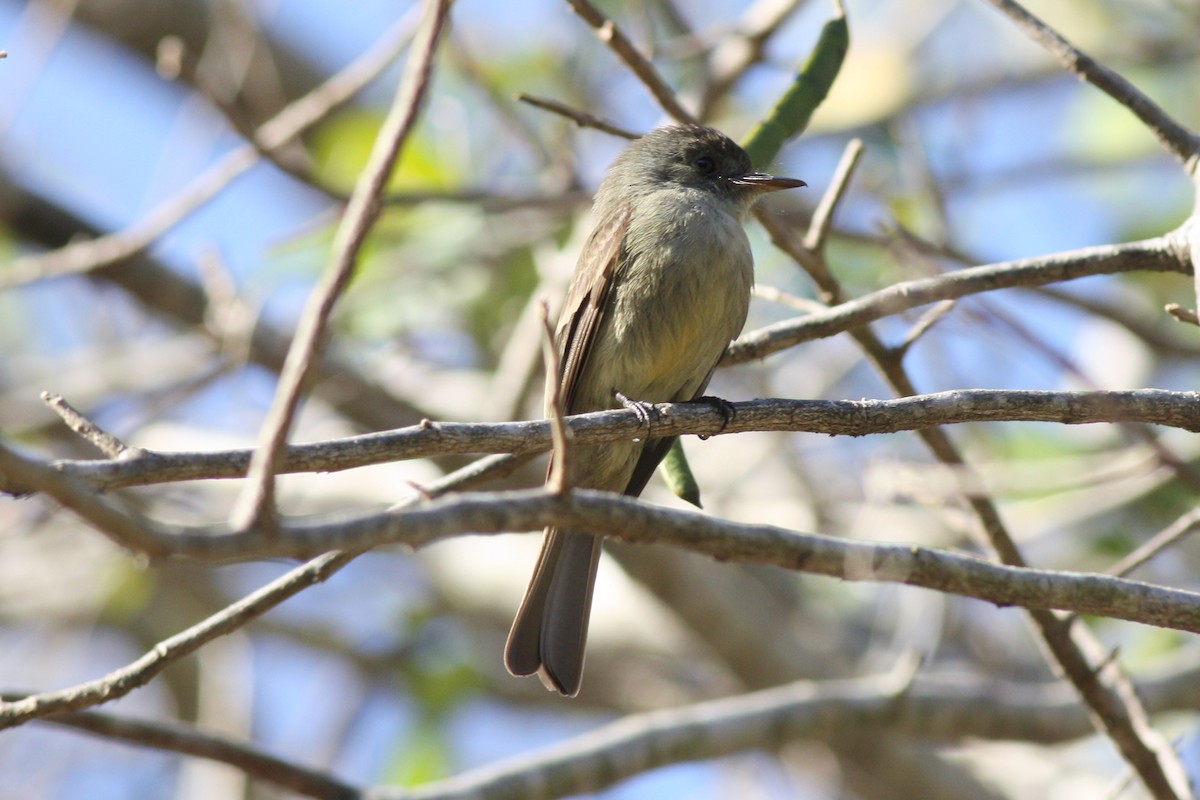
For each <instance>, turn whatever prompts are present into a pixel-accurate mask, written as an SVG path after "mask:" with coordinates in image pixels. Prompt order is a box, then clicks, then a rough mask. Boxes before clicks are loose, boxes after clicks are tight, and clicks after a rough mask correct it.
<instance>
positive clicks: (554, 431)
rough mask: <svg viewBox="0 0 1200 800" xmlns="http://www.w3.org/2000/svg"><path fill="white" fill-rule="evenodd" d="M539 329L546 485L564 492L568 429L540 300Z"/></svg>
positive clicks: (554, 352)
mask: <svg viewBox="0 0 1200 800" xmlns="http://www.w3.org/2000/svg"><path fill="white" fill-rule="evenodd" d="M539 311H540V315H539V321H540V322H541V328H542V358H543V359H544V360H545V362H546V375H547V377H546V392H547V398H546V411H547V412H548V413H549V415H550V434H551V438H552V440H553V442H554V448H553V449H554V454H553V457H552V458H551V459H550V474H549V476H547V479H546V484H547V486H548V487H549V488H550V491H551V492H552V493H554V494H556V495H563V494H566V493H567V492H568V491H570V489H571V484H570V481H569V480H568V477H567V476H568V475H569V474H570V470H569V469H568V466H569V463H570V462H569V459H570V457H571V451H570V447H571V430H570V428H568V427H567V426H566V424H565V423H564V422H563V417H564V414H563V398H562V385H561V382H560V381H559V379H558V376H559V375H561V374H562V365H561V364H560V363H559V356H558V348H556V347H555V346H554V328H553V326H552V325H551V324H550V305H549V303H547V302H546V301H545V300H542V302H541V306H540V308H539Z"/></svg>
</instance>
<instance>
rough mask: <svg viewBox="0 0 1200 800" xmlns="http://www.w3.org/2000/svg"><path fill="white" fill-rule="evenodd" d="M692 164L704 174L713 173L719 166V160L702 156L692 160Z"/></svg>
mask: <svg viewBox="0 0 1200 800" xmlns="http://www.w3.org/2000/svg"><path fill="white" fill-rule="evenodd" d="M692 166H693V167H695V168H696V169H697V170H699V171H700V174H702V175H711V174H712V171H713V170H715V169H716V168H717V162H716V161H713V160H712V159H711V158H710V157H708V156H700V157H699V158H697V159H696V160H695V161H693V162H692Z"/></svg>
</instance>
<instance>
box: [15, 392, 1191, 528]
mask: <svg viewBox="0 0 1200 800" xmlns="http://www.w3.org/2000/svg"><path fill="white" fill-rule="evenodd" d="M731 405H732V407H733V410H734V412H735V413H734V415H733V416H732V417H731V418H730V419H729V421H728V422H726V421H725V420H724V418H723V417H722V416H721V413H720V411H719V410H717V409H715V408H714V407H713V406H712V405H711V404H709V403H664V404H661V405H658V406H656V407H655V408H656V410H657V412H658V414H657V418H656V420H655V423H654V431H655V434H656V435H662V436H686V435H696V436H719V435H726V434H734V433H750V432H765V431H789V432H794V433H818V434H826V435H830V436H867V435H871V434H881V433H896V432H898V431H913V430H920V429H922V428H926V427H930V426H936V425H953V424H962V423H969V422H1057V423H1062V424H1066V425H1083V424H1093V423H1104V422H1141V423H1146V424H1153V425H1164V426H1168V427H1172V428H1178V429H1181V430H1189V431H1197V430H1200V395H1197V393H1195V392H1170V391H1165V390H1161V389H1140V390H1137V391H1132V392H1040V391H997V390H990V389H972V390H956V391H949V392H938V393H935V394H927V395H913V396H910V397H900V398H895V399H890V400H790V399H763V400H750V401H745V402H738V403H732V404H731ZM564 421H565V423H566V425H567V428H568V429H569V431H570V435H571V437H572V439H574V440H576V441H577V442H578V443H579V445H581V446H587V445H596V444H606V443H609V442H617V441H627V440H629V439H630V438H633V437H636V436H639V435H644V433H645V429H644V422H642V421H640V420H639V419H638V416H637V414H636V413H634V412H632V411H628V410H624V409H616V410H611V411H596V412H593V413H590V414H579V415H576V416H572V417H567V418H566V419H565V420H564ZM551 439H552V437H551V432H550V423H549V422H547V421H545V420H531V421H526V422H496V423H483V422H432V421H428V420H427V421H425V422H423V423H422V424H418V425H412V426H409V427H407V428H399V429H397V430H392V431H383V432H380V433H368V434H363V435H360V436H348V437H345V438H342V439H331V440H327V441H322V442H310V443H305V444H291V445H288V447H287V448H286V450H285V451H284V457H283V460H282V461H281V462H280V464H279V471H280V472H281V473H295V472H337V471H340V470H346V469H354V468H356V467H365V466H370V465H372V464H384V463H388V462H392V461H402V460H407V459H414V458H429V457H435V456H439V455H464V454H481V453H517V454H522V455H530V456H532V455H536V454H538V453H543V452H546V451H547V450H549V449H550V447H551ZM251 454H252V451H251V450H245V449H242V450H214V451H208V452H178V453H168V452H160V451H154V450H145V449H138V450H137V453H136V455H134V456H132V457H131V456H126V457H125V458H122V459H114V460H107V461H105V460H85V461H76V460H64V461H54V462H52V463H51V464H49V465H48V466H47V467H46V468H47V469H49V470H52V471H53V473H54V474H57V475H61V476H64V477H66V478H69V479H70V480H72V481H75V482H77V483H78V484H79V487H80V490H83V488H84V487H86V488H87V489H92V490H100V491H108V490H111V489H116V488H121V487H127V486H147V485H152V484H159V483H169V482H177V481H193V480H211V479H221V478H240V477H243V476H244V475H245V474H246V468H247V465H248V464H249V462H250V457H251ZM34 488H35V487H33V486H31V485H29V484H25V483H22V482H21V481H19V480H18V479H17V476H16V475H8V476H0V491H4V492H8V493H9V494H23V493H26V492H29V491H32V490H33V489H34ZM60 502H64V503H66V504H67V505H70V504H71V502H70V501H68V500H62V499H60Z"/></svg>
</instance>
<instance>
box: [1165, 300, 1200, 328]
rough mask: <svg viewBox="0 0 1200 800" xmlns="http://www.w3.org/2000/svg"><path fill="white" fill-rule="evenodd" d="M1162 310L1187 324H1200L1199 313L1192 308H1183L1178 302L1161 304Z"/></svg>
mask: <svg viewBox="0 0 1200 800" xmlns="http://www.w3.org/2000/svg"><path fill="white" fill-rule="evenodd" d="M1163 311H1166V312H1167V313H1168V314H1170V315H1171V316H1172V317H1174V318H1175V319H1176V320H1178V321H1179V322H1184V323H1187V324H1188V325H1200V314H1197V313H1196V311H1195V310H1194V309H1191V308H1185V307H1184V306H1181V305H1179V304H1178V303H1167V304H1166V305H1165V306H1163Z"/></svg>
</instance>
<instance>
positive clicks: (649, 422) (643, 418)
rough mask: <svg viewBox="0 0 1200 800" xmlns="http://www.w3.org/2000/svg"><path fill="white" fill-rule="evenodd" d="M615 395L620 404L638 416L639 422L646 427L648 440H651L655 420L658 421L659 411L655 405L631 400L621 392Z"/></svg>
mask: <svg viewBox="0 0 1200 800" xmlns="http://www.w3.org/2000/svg"><path fill="white" fill-rule="evenodd" d="M613 394H614V396H615V397H616V398H617V402H618V403H620V404H621V405H622V406H624V407H625V408H626V409H628V410H630V411H632V412H633V413H634V414H636V415H637V418H638V422H640V423H641V424H642V425H645V426H646V438H649V437H650V430H651V428H652V427H653V423H654V420H656V419H658V409H657V408H655V407H654V403H646V402H643V401H641V400H630V399H629V398H628V397H626V396H625V395H623V394H621V393H620V392H614V393H613Z"/></svg>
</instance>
